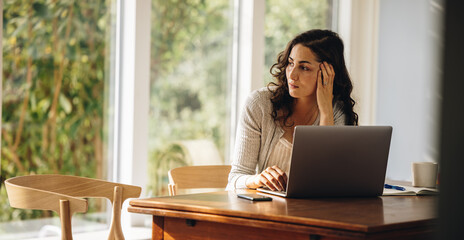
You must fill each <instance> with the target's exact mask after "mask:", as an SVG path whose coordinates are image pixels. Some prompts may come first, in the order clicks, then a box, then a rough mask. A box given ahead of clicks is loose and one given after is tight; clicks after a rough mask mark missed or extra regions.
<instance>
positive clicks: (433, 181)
mask: <svg viewBox="0 0 464 240" xmlns="http://www.w3.org/2000/svg"><path fill="white" fill-rule="evenodd" d="M411 167H412V185H413V186H414V187H429V188H434V187H436V186H437V173H438V164H437V163H434V162H413V163H412V165H411Z"/></svg>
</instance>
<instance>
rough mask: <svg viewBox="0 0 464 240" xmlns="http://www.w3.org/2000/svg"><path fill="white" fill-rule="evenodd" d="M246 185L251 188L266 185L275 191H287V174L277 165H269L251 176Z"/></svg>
mask: <svg viewBox="0 0 464 240" xmlns="http://www.w3.org/2000/svg"><path fill="white" fill-rule="evenodd" d="M246 185H247V187H249V188H258V187H264V186H266V187H268V188H269V189H271V190H273V191H275V190H278V191H285V188H286V186H287V174H286V173H285V172H284V171H282V170H281V169H280V168H279V167H277V166H272V167H268V168H266V169H265V170H264V171H263V172H261V173H260V174H258V175H255V176H253V177H251V178H249V180H248V181H247V183H246Z"/></svg>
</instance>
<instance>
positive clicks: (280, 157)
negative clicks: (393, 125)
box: [227, 30, 358, 191]
mask: <svg viewBox="0 0 464 240" xmlns="http://www.w3.org/2000/svg"><path fill="white" fill-rule="evenodd" d="M343 48H344V47H343V42H342V40H341V39H340V38H339V37H338V35H337V34H336V33H334V32H332V31H329V30H310V31H307V32H304V33H302V34H300V35H298V36H296V37H295V38H294V39H293V40H291V41H290V42H289V43H288V44H287V47H286V49H285V50H284V51H283V52H281V53H280V54H279V55H278V57H277V63H275V64H274V65H273V66H272V67H271V74H272V76H273V77H274V78H275V80H276V82H275V83H270V84H269V85H268V87H267V88H262V89H259V90H256V91H254V92H253V93H252V94H251V95H250V96H249V97H248V100H247V102H246V106H245V109H244V111H243V112H242V117H241V121H240V125H239V128H238V130H237V141H236V146H235V153H234V158H233V162H232V169H231V172H230V174H229V184H228V185H227V189H236V188H258V187H268V188H269V189H271V190H280V191H283V190H285V187H286V183H287V173H286V171H288V167H289V163H290V155H291V149H292V143H293V131H294V127H295V126H296V125H321V126H332V125H357V124H358V115H357V114H356V113H355V112H354V111H353V106H354V104H355V101H354V100H353V99H352V98H351V96H350V94H351V91H352V89H353V87H352V84H351V80H350V77H349V75H348V71H347V69H346V66H345V59H344V56H343ZM257 173H259V174H257Z"/></svg>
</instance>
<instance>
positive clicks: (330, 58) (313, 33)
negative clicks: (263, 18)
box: [268, 29, 358, 126]
mask: <svg viewBox="0 0 464 240" xmlns="http://www.w3.org/2000/svg"><path fill="white" fill-rule="evenodd" d="M297 44H302V45H303V46H305V47H308V48H309V49H311V51H312V52H313V53H314V54H315V55H316V56H317V58H319V60H320V61H321V62H322V61H325V62H327V63H329V64H332V66H333V68H334V71H335V78H334V86H333V95H334V98H333V103H335V102H339V103H342V106H343V112H344V114H345V116H346V122H345V124H346V125H358V114H357V113H355V112H354V111H353V107H354V105H355V103H356V102H355V101H354V100H353V99H352V98H351V96H350V95H351V91H352V90H353V85H352V83H351V79H350V76H349V74H348V70H347V69H346V66H345V58H344V56H343V48H344V47H343V41H342V40H341V39H340V37H339V36H338V34H337V33H335V32H332V31H330V30H319V29H315V30H310V31H307V32H304V33H301V34H299V35H298V36H296V37H295V38H294V39H293V40H291V41H290V42H289V43H288V44H287V47H286V48H285V50H284V51H283V52H281V53H279V55H278V56H277V63H275V64H274V65H272V67H271V69H270V72H271V74H272V76H273V77H274V78H275V79H276V82H270V83H269V84H268V90H269V91H270V92H271V93H272V97H271V102H272V106H273V109H272V117H273V118H274V120H275V121H279V122H281V123H283V125H285V126H286V125H287V120H288V118H289V117H290V116H291V115H292V113H293V109H292V105H293V101H294V98H293V97H291V96H290V94H289V92H288V83H287V76H286V68H287V65H288V63H289V62H288V57H289V55H290V52H291V51H292V49H293V47H294V46H295V45H297ZM271 86H277V87H276V88H275V89H274V88H273V89H271ZM279 111H280V112H281V114H279ZM292 125H293V124H290V126H292Z"/></svg>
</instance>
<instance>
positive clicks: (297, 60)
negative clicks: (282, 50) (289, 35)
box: [286, 44, 320, 98]
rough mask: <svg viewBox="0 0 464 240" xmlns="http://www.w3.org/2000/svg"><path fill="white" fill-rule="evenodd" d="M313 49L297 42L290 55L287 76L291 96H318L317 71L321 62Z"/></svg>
mask: <svg viewBox="0 0 464 240" xmlns="http://www.w3.org/2000/svg"><path fill="white" fill-rule="evenodd" d="M318 60H319V59H318V58H317V57H316V55H315V54H314V53H313V52H312V51H311V49H309V48H307V47H305V46H303V45H302V44H297V45H295V46H294V47H293V49H292V51H291V52H290V56H289V57H288V62H289V63H288V65H287V68H286V76H287V83H288V90H289V93H290V96H292V97H294V98H307V97H316V88H317V85H316V82H317V72H318V71H319V69H320V67H319V65H320V62H319V61H318Z"/></svg>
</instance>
